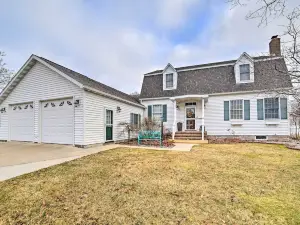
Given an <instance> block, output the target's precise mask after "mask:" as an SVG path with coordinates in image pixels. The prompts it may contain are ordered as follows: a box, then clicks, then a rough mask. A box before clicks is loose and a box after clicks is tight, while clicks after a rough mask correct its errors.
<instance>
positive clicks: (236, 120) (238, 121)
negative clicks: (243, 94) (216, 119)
mask: <svg viewBox="0 0 300 225" xmlns="http://www.w3.org/2000/svg"><path fill="white" fill-rule="evenodd" d="M236 100H242V102H243V103H242V107H243V114H242V116H243V118H242V119H231V101H236ZM244 108H245V107H244V99H231V100H229V120H230V121H232V123H234V124H241V123H240V122H243V121H244Z"/></svg>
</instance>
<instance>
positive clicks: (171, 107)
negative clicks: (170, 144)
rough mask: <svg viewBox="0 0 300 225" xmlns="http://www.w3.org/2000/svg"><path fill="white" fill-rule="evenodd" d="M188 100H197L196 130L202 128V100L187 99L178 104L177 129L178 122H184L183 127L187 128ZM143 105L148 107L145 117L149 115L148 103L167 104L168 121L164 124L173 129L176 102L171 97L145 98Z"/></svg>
mask: <svg viewBox="0 0 300 225" xmlns="http://www.w3.org/2000/svg"><path fill="white" fill-rule="evenodd" d="M186 102H196V106H195V107H196V118H195V120H196V127H195V128H196V130H199V129H200V125H201V123H202V120H201V117H202V111H201V108H202V107H201V100H195V99H190V100H185V101H180V102H177V103H176V105H177V106H179V109H177V110H176V129H177V123H178V122H182V124H183V127H182V129H183V130H185V129H186V113H185V103H186ZM142 104H143V105H145V106H146V107H147V109H146V111H145V117H148V105H157V104H158V105H159V104H162V105H167V122H164V126H165V127H166V128H167V129H169V130H171V131H172V130H173V121H174V103H173V102H172V101H171V100H170V99H161V100H144V101H143V102H142Z"/></svg>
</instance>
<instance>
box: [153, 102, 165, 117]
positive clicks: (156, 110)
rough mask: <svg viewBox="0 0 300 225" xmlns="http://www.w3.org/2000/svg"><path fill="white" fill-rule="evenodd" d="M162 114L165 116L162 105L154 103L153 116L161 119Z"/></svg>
mask: <svg viewBox="0 0 300 225" xmlns="http://www.w3.org/2000/svg"><path fill="white" fill-rule="evenodd" d="M162 116H163V107H162V105H153V117H154V118H156V119H159V120H160V119H161V118H162Z"/></svg>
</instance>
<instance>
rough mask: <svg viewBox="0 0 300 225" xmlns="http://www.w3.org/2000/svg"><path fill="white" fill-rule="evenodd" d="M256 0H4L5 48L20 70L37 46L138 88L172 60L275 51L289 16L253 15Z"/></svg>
mask: <svg viewBox="0 0 300 225" xmlns="http://www.w3.org/2000/svg"><path fill="white" fill-rule="evenodd" d="M297 1H298V0H290V1H289V4H290V5H288V6H287V7H291V6H292V5H293V4H296V3H297ZM255 2H256V1H255V0H254V1H252V4H251V5H248V7H247V8H246V7H238V8H233V9H232V7H231V6H230V5H229V4H228V3H226V0H102V1H98V0H48V1H46V0H44V1H41V0H19V1H17V0H6V1H5V0H0V6H1V13H0V21H1V23H0V24H1V25H0V26H1V27H0V50H2V51H5V52H6V54H7V56H6V58H5V61H6V63H7V65H8V67H9V68H11V69H13V70H15V71H18V69H19V68H20V67H21V66H22V65H23V64H24V63H25V61H26V60H27V59H28V58H29V56H30V55H31V54H36V55H39V56H42V57H45V58H48V59H50V60H52V61H55V62H57V63H59V64H61V65H64V66H66V67H69V68H71V69H73V70H75V71H78V72H80V73H82V74H84V75H87V76H89V77H91V78H93V79H95V80H97V81H100V82H102V83H105V84H107V85H110V86H112V87H114V88H117V89H119V90H121V91H124V92H127V93H131V92H133V91H140V88H141V83H142V78H143V74H144V73H147V72H150V71H151V70H155V69H162V68H164V67H165V66H166V65H167V63H168V62H170V63H171V64H172V65H173V66H175V67H178V66H187V65H193V64H202V63H209V62H214V61H223V60H230V59H236V58H238V57H239V55H240V54H241V53H242V52H247V53H249V54H250V55H261V54H265V53H267V52H268V43H269V40H270V38H271V36H272V35H275V34H281V33H282V29H283V28H282V27H281V26H280V25H282V24H284V19H277V20H274V21H273V22H272V23H271V24H270V25H269V26H267V27H265V26H262V27H258V26H257V25H258V21H256V20H251V21H247V20H245V19H244V17H245V15H246V13H247V12H248V11H249V10H250V9H254V8H255V7H256V6H255Z"/></svg>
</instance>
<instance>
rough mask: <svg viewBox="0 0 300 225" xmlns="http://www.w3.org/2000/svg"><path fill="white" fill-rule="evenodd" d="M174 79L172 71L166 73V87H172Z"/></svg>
mask: <svg viewBox="0 0 300 225" xmlns="http://www.w3.org/2000/svg"><path fill="white" fill-rule="evenodd" d="M173 86H174V81H173V73H168V74H166V88H173Z"/></svg>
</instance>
